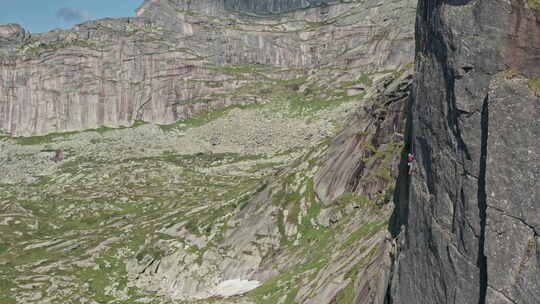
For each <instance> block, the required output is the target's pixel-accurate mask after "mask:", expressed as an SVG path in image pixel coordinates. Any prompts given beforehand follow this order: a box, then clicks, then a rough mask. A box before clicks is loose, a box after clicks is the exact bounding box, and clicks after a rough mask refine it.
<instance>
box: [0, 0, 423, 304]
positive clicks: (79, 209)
mask: <svg viewBox="0 0 540 304" xmlns="http://www.w3.org/2000/svg"><path fill="white" fill-rule="evenodd" d="M415 6H416V2H415V1H409V0H400V1H398V0H395V1H381V0H369V1H351V2H347V3H345V2H341V1H340V2H337V1H335V2H330V1H328V3H327V2H326V1H325V2H322V1H320V2H315V1H309V2H308V1H228V0H227V1H217V0H216V1H168V0H158V1H146V2H145V3H144V4H143V5H142V6H141V8H140V9H139V10H138V17H136V18H127V19H114V20H113V19H106V20H98V21H91V22H87V23H85V24H81V25H78V26H76V27H75V28H74V29H72V30H69V31H54V32H51V33H43V34H35V35H34V34H29V33H27V32H25V31H24V30H23V29H22V28H20V27H19V26H16V25H4V26H1V27H0V34H1V37H0V45H1V47H0V52H1V53H2V59H1V62H2V63H1V64H2V68H1V70H0V76H1V78H0V96H1V97H0V125H1V126H2V128H4V129H5V131H7V133H8V134H5V135H2V136H0V164H1V165H2V168H3V169H4V171H3V173H4V174H2V175H0V294H1V295H6V296H5V299H6V300H5V302H6V303H10V304H11V303H25V304H26V303H156V304H157V303H160V304H162V303H267V304H275V303H288V304H291V303H312V304H325V303H377V304H383V303H385V301H386V297H387V289H388V285H389V280H390V273H391V266H392V255H393V252H394V246H393V245H394V244H393V242H392V241H390V239H391V238H390V235H389V232H388V229H387V226H388V222H389V218H390V215H391V213H392V206H391V204H390V202H391V200H392V193H393V189H394V180H395V178H396V177H397V173H398V163H399V154H400V151H401V150H402V140H403V133H404V117H405V116H406V101H407V100H408V96H409V91H410V85H411V82H412V75H413V73H412V71H411V63H412V55H413V51H412V49H413V45H414V43H413V28H414V26H413V24H414V9H415ZM64 131H69V132H64ZM51 132H52V133H51ZM10 135H15V137H14V136H10ZM19 135H33V136H28V137H20V136H19ZM36 135H38V136H36ZM17 136H18V137H17Z"/></svg>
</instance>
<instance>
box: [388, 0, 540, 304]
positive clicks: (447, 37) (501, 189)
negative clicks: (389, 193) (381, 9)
mask: <svg viewBox="0 0 540 304" xmlns="http://www.w3.org/2000/svg"><path fill="white" fill-rule="evenodd" d="M539 22H540V12H539V11H538V10H537V2H535V1H516V0H512V1H481V0H476V1H471V0H462V1H461V0H429V1H428V0H422V1H419V5H418V11H417V24H416V48H417V50H416V77H415V81H414V84H413V93H412V98H411V113H410V117H409V124H408V131H407V135H406V137H407V143H406V149H407V151H413V152H414V153H416V156H417V160H416V166H415V167H416V169H415V171H414V172H413V173H412V174H410V175H409V174H407V172H406V171H407V170H406V164H405V163H403V164H402V171H401V174H400V176H399V180H398V186H397V192H396V204H397V206H396V214H395V218H394V220H395V221H394V222H393V230H394V233H396V234H397V235H399V236H398V246H399V254H398V256H397V258H396V260H395V265H394V275H393V282H392V286H391V291H390V293H389V302H390V303H393V304H396V303H403V304H405V303H417V304H423V303H425V304H428V303H429V304H432V303H480V304H484V303H494V304H499V303H500V304H507V303H508V304H509V303H523V304H525V303H531V304H532V303H539V301H540V265H539V262H540V249H539V244H540V238H539V232H540V209H539V208H540V207H539V205H538V202H539V200H540V196H539V195H540V194H539V193H540V191H539V189H540V167H539V164H540V141H539V140H538V138H539V136H540V119H539V114H540V112H539V109H540V98H539V96H538V77H539V76H540V23H539Z"/></svg>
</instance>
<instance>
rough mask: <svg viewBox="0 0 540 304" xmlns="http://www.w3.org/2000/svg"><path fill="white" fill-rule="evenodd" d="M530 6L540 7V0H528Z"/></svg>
mask: <svg viewBox="0 0 540 304" xmlns="http://www.w3.org/2000/svg"><path fill="white" fill-rule="evenodd" d="M528 3H529V7H530V8H532V9H540V0H528Z"/></svg>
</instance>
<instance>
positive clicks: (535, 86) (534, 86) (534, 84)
mask: <svg viewBox="0 0 540 304" xmlns="http://www.w3.org/2000/svg"><path fill="white" fill-rule="evenodd" d="M529 87H530V88H531V90H533V92H534V93H535V94H536V96H539V97H540V77H537V78H532V79H529Z"/></svg>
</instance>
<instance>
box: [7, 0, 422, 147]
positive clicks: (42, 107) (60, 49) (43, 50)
mask: <svg viewBox="0 0 540 304" xmlns="http://www.w3.org/2000/svg"><path fill="white" fill-rule="evenodd" d="M285 3H287V4H285ZM317 5H319V6H317ZM414 6H415V1H412V0H407V1H405V0H399V1H398V0H395V1H390V2H389V1H380V0H371V1H364V2H351V3H340V4H337V3H328V4H325V5H322V4H321V3H319V2H313V3H311V2H307V1H293V2H285V1H262V2H260V1H257V2H255V1H203V2H191V1H155V0H154V1H147V2H145V3H144V4H143V5H142V6H141V8H140V9H139V10H138V16H137V17H134V18H124V19H103V20H98V21H90V22H87V23H84V24H81V25H77V26H75V27H74V28H73V29H71V30H68V31H65V30H56V31H53V32H49V33H43V34H29V33H27V32H25V31H24V30H23V29H22V28H20V27H18V26H16V25H3V26H2V27H1V30H0V34H1V38H0V39H1V41H2V44H1V47H0V55H1V56H0V66H1V73H0V128H2V129H4V130H5V131H7V132H8V133H9V134H12V135H17V136H20V135H24V136H28V135H41V134H47V133H50V132H63V131H72V130H81V129H88V128H96V127H100V126H104V125H106V126H112V127H115V126H126V125H131V124H132V123H133V122H134V121H136V120H144V121H149V122H154V123H160V124H167V123H172V122H174V121H175V120H177V119H181V118H185V117H190V116H192V115H193V114H196V113H201V112H207V111H211V110H213V109H216V108H221V107H224V106H227V105H231V104H248V103H262V102H266V101H267V100H264V99H261V98H259V97H258V96H256V95H254V96H246V95H245V94H244V95H242V94H241V93H238V90H240V91H241V90H242V88H244V87H246V86H249V85H251V86H256V85H257V84H259V83H261V82H264V81H267V80H268V79H266V78H264V77H262V76H261V75H259V74H258V72H259V71H261V70H264V71H268V70H271V71H275V74H274V75H275V76H274V77H273V78H275V79H290V78H294V77H306V76H308V75H311V74H313V71H314V70H316V71H320V72H321V73H322V74H321V75H320V77H319V81H321V82H323V81H324V82H329V79H339V80H351V79H354V78H356V77H357V76H358V74H359V73H361V72H366V73H369V72H374V71H378V70H379V71H380V70H392V69H396V68H398V67H399V66H400V65H402V64H404V63H407V62H410V61H411V60H412V59H411V53H412V43H411V39H412V26H411V25H412V22H411V20H412V18H413V17H412V16H413V15H414ZM284 11H287V12H288V13H284ZM265 12H267V13H270V12H272V13H273V14H270V15H269V14H266V15H261V16H259V15H257V16H250V15H246V13H265ZM277 13H280V14H277ZM245 72H250V73H249V74H248V75H245ZM323 74H324V75H323ZM330 82H331V81H330ZM239 95H242V96H239Z"/></svg>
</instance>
